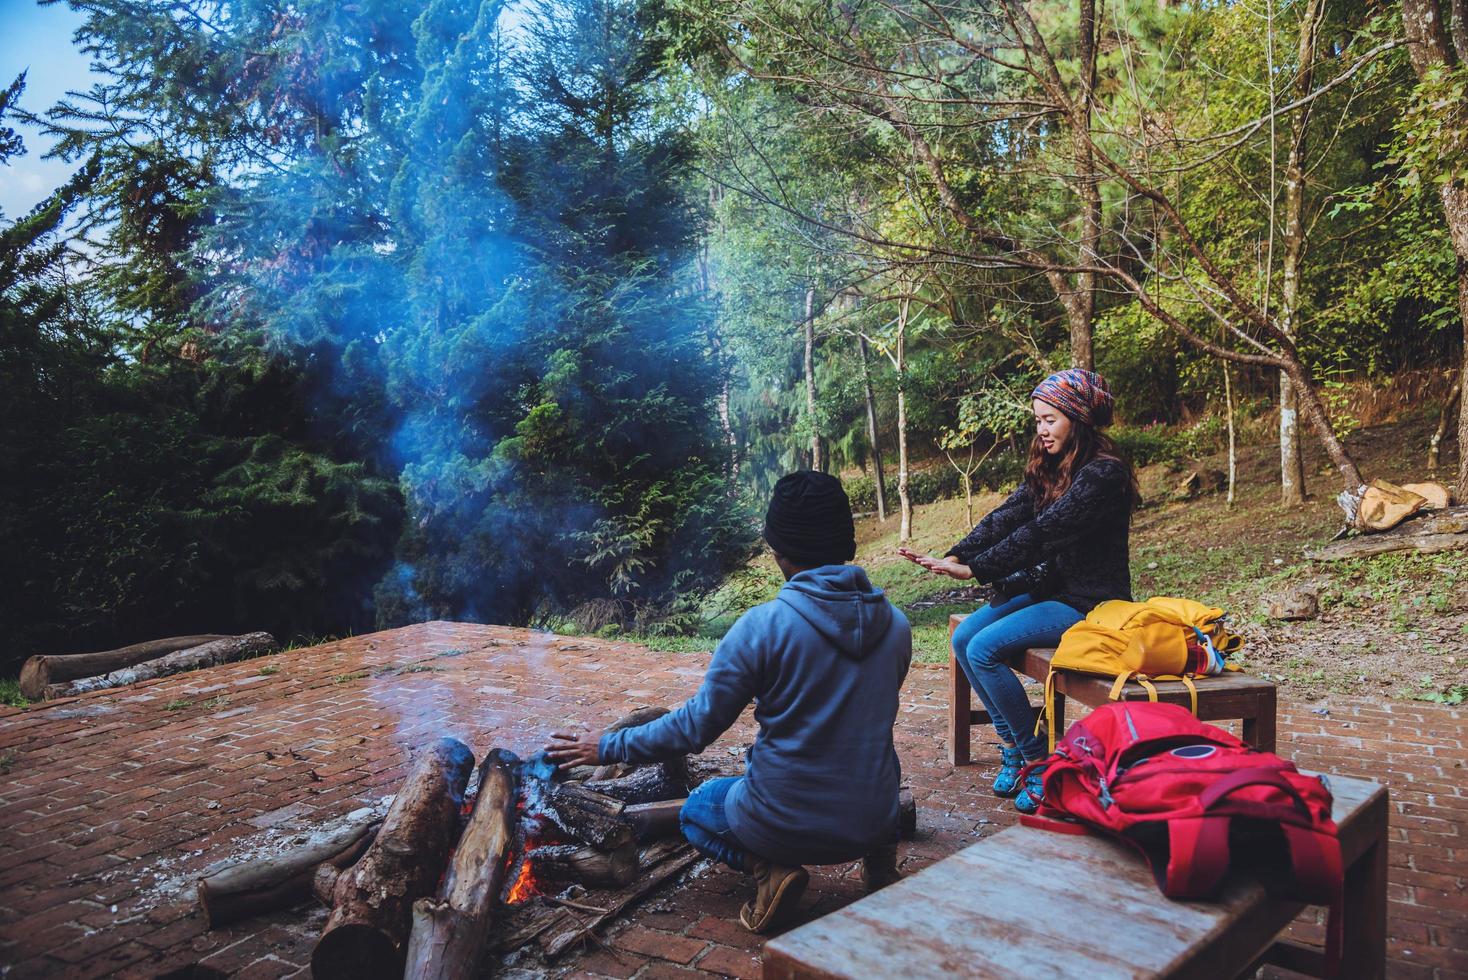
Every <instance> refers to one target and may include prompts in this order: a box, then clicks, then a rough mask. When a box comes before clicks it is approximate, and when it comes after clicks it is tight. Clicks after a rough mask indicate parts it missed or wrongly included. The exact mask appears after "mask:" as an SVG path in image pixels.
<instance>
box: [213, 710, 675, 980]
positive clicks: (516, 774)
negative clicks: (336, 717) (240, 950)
mask: <svg viewBox="0 0 1468 980" xmlns="http://www.w3.org/2000/svg"><path fill="white" fill-rule="evenodd" d="M663 713H665V711H664V709H643V710H641V711H638V712H634V713H633V714H631V715H629V716H627V717H626V718H624V719H622V720H621V721H620V722H618V723H617V725H616V726H614V727H628V726H631V725H638V724H643V723H644V722H646V721H649V720H651V719H653V718H656V717H658V716H659V715H661V714H663ZM473 769H474V757H473V754H472V753H471V751H470V749H469V748H468V747H467V746H465V745H464V744H463V743H462V742H459V741H457V740H456V739H452V738H444V739H440V740H438V741H437V742H435V743H433V744H432V745H429V746H427V747H426V748H424V749H423V750H422V751H421V752H420V753H419V754H418V756H417V758H416V759H415V761H414V764H413V767H412V769H411V771H410V772H409V774H408V777H407V779H406V780H405V781H404V783H403V785H402V786H401V788H400V789H399V790H398V793H397V795H396V796H395V797H394V799H393V802H392V806H391V807H390V808H389V809H388V811H387V814H386V816H385V817H383V818H382V819H381V820H380V821H374V820H372V819H371V818H364V819H362V820H359V821H357V822H356V823H354V824H351V825H348V826H345V827H342V828H339V829H337V830H334V831H332V832H331V833H327V834H323V835H321V836H319V837H318V838H317V839H315V840H312V841H309V842H308V843H306V844H304V845H302V846H301V847H299V848H297V849H296V850H294V851H291V852H289V853H286V854H282V855H277V856H274V857H271V858H268V859H262V860H257V861H252V862H247V863H244V864H240V865H236V866H233V867H230V868H226V869H223V870H221V871H218V872H216V873H214V874H211V875H209V876H208V877H206V878H204V879H202V880H201V881H200V882H199V886H198V894H199V902H200V905H201V907H202V908H203V910H204V914H205V916H206V918H207V920H208V922H209V925H210V927H211V928H213V927H217V926H220V925H224V924H226V923H228V922H232V921H236V920H238V919H240V918H244V917H246V916H249V915H256V914H260V913H262V912H266V911H270V910H274V909H279V908H285V907H289V906H292V905H295V904H298V903H299V902H301V901H303V900H304V899H306V898H307V897H309V895H311V894H313V893H314V895H315V896H316V897H317V898H318V899H320V900H321V901H322V902H323V903H325V904H326V905H327V906H329V907H330V909H331V912H330V914H329V916H328V918H327V920H326V925H325V927H324V928H323V930H322V933H321V937H320V939H319V940H318V941H317V944H316V948H315V950H314V952H313V954H312V957H311V970H312V973H313V974H314V975H315V976H316V977H317V978H319V980H325V978H338V977H339V978H349V977H350V978H365V977H415V978H417V977H463V976H473V975H475V973H476V972H477V970H478V967H479V965H480V964H481V962H482V961H483V960H484V959H485V958H486V957H487V956H489V955H491V954H503V953H508V952H511V951H514V950H517V949H521V948H525V947H528V946H530V945H531V944H535V945H536V946H537V947H538V948H539V950H540V953H541V954H542V955H543V956H544V957H546V958H547V959H551V958H554V957H556V956H559V955H560V954H561V953H563V952H564V951H566V950H567V949H570V948H572V947H574V946H579V945H580V944H581V943H582V942H584V941H585V940H587V939H588V938H589V937H590V936H591V935H592V934H593V932H594V930H596V929H597V928H598V927H599V926H601V925H602V924H604V923H605V922H607V921H608V920H610V919H612V918H614V917H615V916H617V915H619V914H620V913H621V912H622V910H623V909H625V908H626V907H627V906H628V905H630V904H631V903H633V902H635V901H637V900H638V899H639V898H641V897H642V896H644V895H646V894H647V893H648V892H650V891H652V890H653V889H655V888H657V887H658V886H659V885H661V884H663V883H664V882H666V881H668V880H669V879H671V878H673V877H674V876H676V875H677V874H679V873H680V872H682V871H683V870H684V869H686V868H688V867H689V866H690V865H691V864H693V863H694V861H696V860H697V858H698V854H697V852H695V851H694V850H693V849H692V848H691V847H690V846H688V845H687V844H686V843H684V842H683V841H682V838H681V837H680V836H679V835H678V820H677V815H678V810H679V808H680V807H681V806H682V803H683V799H684V798H685V797H686V796H687V795H688V769H687V763H686V761H685V760H678V761H676V762H671V763H658V764H656V765H649V766H640V767H626V766H603V767H601V768H598V769H595V770H591V769H589V768H587V769H583V770H580V771H574V772H572V773H571V774H570V775H569V778H563V776H562V774H560V773H558V772H557V771H556V768H555V766H554V764H552V763H551V762H550V761H549V760H547V759H546V758H545V757H544V756H541V755H537V756H535V757H532V758H530V759H524V760H522V759H520V758H518V757H516V756H515V755H514V754H513V753H511V752H508V751H505V750H503V749H493V750H491V751H489V752H488V753H487V754H486V755H485V757H484V759H483V760H482V761H481V762H480V764H479V767H478V778H477V780H476V781H474V782H476V783H477V788H476V789H475V790H474V791H473V792H470V791H469V787H470V784H471V770H473Z"/></svg>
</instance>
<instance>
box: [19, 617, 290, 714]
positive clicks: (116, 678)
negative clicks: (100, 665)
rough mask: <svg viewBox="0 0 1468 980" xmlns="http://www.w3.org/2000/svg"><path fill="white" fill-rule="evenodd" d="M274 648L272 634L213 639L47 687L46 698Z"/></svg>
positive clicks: (213, 664) (132, 681) (244, 657)
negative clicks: (108, 671) (104, 672)
mask: <svg viewBox="0 0 1468 980" xmlns="http://www.w3.org/2000/svg"><path fill="white" fill-rule="evenodd" d="M274 649H275V637H273V636H271V635H270V634H269V633H246V634H245V635H244V636H229V637H225V638H224V639H222V640H212V641H210V642H208V643H204V644H201V645H200V646H196V647H189V648H188V649H187V650H179V651H177V652H175V653H170V654H168V655H167V656H165V657H158V658H157V659H154V660H146V661H144V662H143V663H140V664H137V665H136V666H133V667H123V668H122V669H120V670H114V671H112V672H111V673H109V674H103V675H101V676H100V677H84V678H82V679H81V680H76V681H72V682H71V683H69V684H52V685H50V686H48V687H47V688H46V697H47V698H48V699H49V698H67V697H71V696H72V695H74V694H86V693H87V692H88V691H103V690H106V689H108V688H112V687H123V686H124V685H127V684H136V683H138V682H139V681H151V680H153V679H155V678H158V677H168V676H169V675H171V674H181V673H183V672H184V671H186V670H198V669H200V668H202V667H217V666H219V665H220V664H227V663H233V662H234V661H236V660H247V659H249V658H250V657H258V656H260V655H261V654H265V653H269V652H271V651H272V650H274Z"/></svg>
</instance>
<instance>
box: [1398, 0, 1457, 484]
mask: <svg viewBox="0 0 1468 980" xmlns="http://www.w3.org/2000/svg"><path fill="white" fill-rule="evenodd" d="M1445 6H1446V5H1445V4H1443V3H1442V2H1441V0H1402V26H1403V27H1404V28H1405V30H1406V34H1407V53H1408V54H1409V55H1410V56H1411V59H1412V68H1413V70H1414V71H1416V73H1417V77H1418V78H1419V79H1422V78H1424V77H1426V75H1427V74H1428V73H1429V72H1430V71H1432V70H1433V69H1434V68H1437V67H1439V66H1442V67H1445V68H1452V67H1454V66H1456V65H1457V64H1458V61H1459V54H1458V52H1460V51H1468V17H1464V16H1457V17H1454V18H1453V23H1452V30H1453V37H1452V43H1451V44H1449V41H1448V35H1447V33H1446V29H1445V22H1444V20H1443V15H1444V14H1445V13H1446V12H1447V11H1446V10H1445V9H1444V8H1445ZM1453 12H1454V13H1459V12H1460V11H1459V10H1454V11H1453ZM1463 125H1464V118H1463V111H1462V109H1461V107H1455V108H1453V109H1451V110H1450V111H1449V114H1448V117H1447V118H1446V119H1444V120H1443V131H1444V132H1446V133H1456V132H1457V131H1458V130H1459V129H1461V127H1462V126H1463ZM1445 138H1454V137H1451V136H1449V137H1445ZM1438 194H1439V196H1441V198H1442V202H1443V216H1444V218H1445V219H1446V220H1447V225H1448V236H1449V237H1450V238H1451V239H1452V242H1453V252H1454V253H1455V254H1456V255H1457V257H1458V317H1459V319H1460V320H1462V322H1463V363H1462V365H1461V366H1460V368H1459V370H1460V371H1461V372H1463V373H1462V374H1461V375H1460V383H1461V384H1463V385H1465V386H1468V186H1465V184H1464V182H1463V181H1462V180H1461V179H1459V178H1454V179H1452V180H1448V181H1445V182H1443V183H1441V184H1439V185H1438ZM1455 496H1456V497H1457V498H1458V500H1460V501H1462V500H1468V391H1465V392H1464V394H1463V395H1462V396H1460V398H1459V400H1458V480H1457V486H1456V488H1455Z"/></svg>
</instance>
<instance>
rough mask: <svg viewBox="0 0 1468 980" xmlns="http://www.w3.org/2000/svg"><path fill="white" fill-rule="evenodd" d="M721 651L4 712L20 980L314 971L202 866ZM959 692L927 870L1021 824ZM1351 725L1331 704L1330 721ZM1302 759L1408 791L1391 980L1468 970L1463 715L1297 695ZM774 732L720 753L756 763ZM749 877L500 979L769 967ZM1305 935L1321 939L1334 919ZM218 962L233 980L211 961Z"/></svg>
mask: <svg viewBox="0 0 1468 980" xmlns="http://www.w3.org/2000/svg"><path fill="white" fill-rule="evenodd" d="M705 659H706V658H705V657H703V656H700V655H678V654H669V653H657V652H652V651H648V650H645V649H643V648H641V647H635V646H631V645H628V644H617V643H607V642H601V641H593V640H586V639H580V638H575V639H573V638H563V637H555V636H551V635H548V634H540V633H533V632H530V631H526V630H515V629H507V628H502V627H492V626H470V625H458V624H452V623H427V624H424V625H421V626H414V627H409V628H406V629H401V630H395V631H392V632H387V633H377V634H371V635H367V636H361V637H355V638H352V639H348V640H342V641H339V642H335V643H328V644H325V645H322V646H319V647H313V648H310V649H303V650H293V651H290V652H288V653H281V654H276V655H274V656H271V657H268V658H262V659H258V660H252V661H247V662H244V663H238V664H232V665H229V666H225V667H219V668H214V669H211V670H208V671H203V672H199V673H194V674H186V675H180V676H175V677H171V678H166V679H164V680H160V681H152V682H148V683H144V684H139V685H136V686H133V687H130V688H125V689H121V690H118V691H112V692H98V693H95V694H92V695H88V696H85V697H81V698H75V699H69V700H65V701H57V702H52V703H50V704H46V705H41V706H35V707H32V708H28V709H24V710H3V711H0V845H3V848H4V850H3V854H4V860H3V861H0V977H4V978H5V980H18V978H22V977H39V976H56V977H68V978H70V977H77V978H86V977H98V976H124V977H153V976H160V975H168V974H172V975H173V976H175V977H179V978H183V977H209V976H219V975H222V974H236V975H240V976H248V977H277V976H290V975H292V974H297V973H302V972H303V971H306V970H307V963H308V962H309V958H310V951H311V946H312V943H313V942H314V939H315V935H316V933H317V931H318V930H319V928H320V924H321V921H322V917H323V914H324V913H323V912H321V911H320V910H312V909H300V910H295V911H293V912H289V913H279V914H276V915H273V916H268V917H262V918H259V919H254V920H250V921H247V922H244V923H240V924H238V925H236V926H233V927H231V928H227V929H222V930H218V931H215V932H208V931H206V930H205V928H204V924H203V921H202V919H201V917H200V915H199V914H198V912H197V909H196V906H195V903H194V895H193V887H192V882H193V878H194V876H195V875H196V874H197V872H198V871H199V869H201V868H203V867H205V866H207V865H209V864H211V863H213V862H215V861H218V860H220V859H222V858H227V857H230V856H232V855H234V854H238V853H240V852H241V850H242V849H244V848H246V847H247V846H250V845H252V842H257V841H260V840H262V839H265V838H272V837H273V838H276V839H279V838H281V837H285V836H289V835H291V834H295V833H299V832H301V831H304V830H307V829H309V828H310V827H312V826H314V825H316V824H318V823H320V822H321V821H323V820H326V819H328V818H331V817H335V816H338V815H341V814H344V813H346V812H349V811H351V810H353V809H356V808H359V807H361V806H362V805H364V803H371V802H375V801H378V800H380V799H381V797H383V796H384V795H386V794H389V793H391V792H392V791H393V789H394V788H395V786H396V783H397V781H398V780H399V778H400V777H401V776H402V774H403V771H404V767H405V764H406V762H407V760H408V757H409V751H410V750H411V749H413V748H415V747H417V746H419V745H421V744H423V743H425V742H426V741H428V740H429V739H430V738H432V737H434V736H438V735H443V734H448V735H454V736H456V737H458V738H460V739H463V740H464V741H466V742H467V743H468V744H469V745H471V746H472V747H473V748H474V750H475V752H476V754H482V753H483V752H484V751H485V750H486V749H488V748H490V747H491V746H495V745H500V746H504V747H506V748H509V749H512V750H515V751H517V752H521V753H529V752H531V751H533V750H534V749H535V748H537V747H538V746H539V745H540V744H541V743H542V742H543V740H544V737H545V735H546V734H547V733H549V732H550V731H551V730H553V729H555V728H557V727H560V726H563V725H566V724H568V723H575V722H585V723H590V724H598V723H606V722H608V721H610V720H612V719H614V718H615V717H617V716H619V715H621V714H623V713H625V712H626V711H627V710H629V709H630V708H632V707H634V706H637V705H642V704H660V703H662V704H676V703H678V702H680V701H681V700H682V699H684V698H686V697H687V696H688V695H689V694H690V693H692V691H693V690H694V689H695V688H696V687H697V685H698V681H699V678H700V677H701V676H702V671H703V665H704V663H705ZM944 683H945V678H944V675H943V672H942V671H941V670H935V669H915V670H914V671H913V672H912V674H911V677H910V679H909V681H908V684H907V687H906V689H905V691H904V698H903V708H902V714H901V717H900V720H899V722H898V732H897V744H898V750H899V752H900V753H901V755H902V762H903V768H904V774H905V777H906V781H907V782H908V784H909V785H910V786H911V787H912V789H913V791H914V794H915V795H916V797H917V799H918V805H919V808H920V810H919V824H920V828H921V829H920V834H919V839H918V840H917V841H915V842H913V843H912V844H910V845H908V847H907V850H906V858H905V865H904V867H905V869H907V870H912V869H915V868H919V867H922V866H923V865H924V864H926V863H928V862H930V861H933V860H935V859H937V858H940V857H942V856H944V855H946V854H949V853H951V852H952V851H954V850H955V849H957V848H960V847H963V846H965V845H967V844H970V843H973V842H974V841H975V840H977V839H979V838H982V837H986V836H988V835H990V834H992V833H995V832H996V831H998V830H999V829H1001V828H1002V827H1004V826H1006V825H1008V824H1009V823H1010V822H1012V819H1013V817H1012V813H1013V811H1011V810H1007V809H1005V808H1004V807H1003V806H1001V805H1000V804H1001V801H998V800H996V799H994V798H993V797H992V796H990V795H989V794H988V792H987V791H986V788H985V787H986V786H987V781H988V778H989V777H991V776H992V774H993V770H994V766H995V765H996V763H997V753H996V752H995V751H994V749H993V747H992V746H985V745H979V746H977V747H976V759H977V760H978V764H977V765H975V766H972V767H967V768H964V769H962V770H958V771H955V770H953V769H952V768H950V767H949V766H948V764H947V763H946V762H945V761H944V745H943V735H942V731H943V720H944V707H945V703H944V693H943V686H944ZM1327 712H1328V713H1327ZM1279 729H1280V751H1281V753H1282V754H1285V755H1287V756H1291V757H1293V758H1294V759H1295V761H1296V762H1298V763H1300V764H1301V765H1302V766H1305V767H1309V768H1313V769H1318V770H1322V771H1325V772H1338V773H1343V774H1347V775H1353V776H1364V777H1368V778H1374V779H1378V780H1383V781H1385V782H1386V783H1387V784H1388V786H1390V788H1391V795H1392V822H1391V848H1392V850H1391V879H1390V885H1389V889H1390V895H1389V898H1390V902H1391V904H1390V922H1389V930H1388V931H1389V935H1390V948H1389V953H1388V955H1389V958H1390V959H1389V969H1388V972H1389V974H1390V975H1392V976H1398V977H1424V978H1426V977H1437V978H1443V980H1446V978H1449V977H1464V978H1468V892H1465V883H1468V838H1465V826H1468V773H1465V771H1464V766H1465V762H1468V753H1465V750H1464V730H1465V724H1464V720H1463V716H1462V713H1461V712H1460V711H1459V710H1457V709H1454V708H1444V707H1438V706H1434V705H1424V704H1416V703H1403V702H1386V701H1381V700H1379V699H1375V698H1371V697H1359V698H1344V697H1332V698H1330V699H1329V700H1328V701H1327V702H1323V703H1321V704H1317V705H1301V704H1290V703H1285V704H1283V705H1282V706H1281V716H1280V718H1279ZM751 736H752V725H751V722H750V716H749V715H748V714H746V715H745V716H744V718H743V719H742V720H741V723H740V724H739V725H738V726H736V727H735V729H734V730H732V731H731V732H729V733H728V734H727V735H726V736H725V737H724V738H723V739H721V740H720V742H719V743H717V744H716V745H714V746H713V747H711V748H710V749H709V750H708V751H709V752H710V753H713V754H714V755H715V757H717V758H720V759H725V758H729V759H732V758H734V757H736V756H737V755H738V754H739V752H740V751H741V749H742V747H743V746H744V745H746V744H747V743H748V741H749V739H750V738H751ZM855 873H856V869H855V867H854V866H853V867H836V868H823V869H818V871H817V872H816V873H815V874H814V876H813V880H812V884H811V888H810V891H809V892H808V893H807V897H806V898H805V900H804V905H803V910H804V915H805V918H807V919H809V918H812V917H814V916H817V915H820V914H824V913H826V912H829V911H831V910H833V909H836V908H839V907H840V906H842V905H844V904H846V903H847V902H850V901H852V900H853V899H855V898H856V897H857V896H858V894H859V888H858V883H857V881H856V877H855ZM748 891H749V885H748V884H747V882H746V881H745V880H744V879H743V878H742V876H739V875H735V874H734V873H732V872H729V871H727V870H724V869H720V868H708V867H703V868H700V869H698V870H696V871H695V872H694V873H692V874H690V875H689V876H688V877H687V879H686V880H684V881H683V882H681V883H679V884H677V885H676V886H673V887H671V888H668V889H665V890H663V891H662V892H658V893H655V894H654V895H653V896H651V897H650V898H649V899H648V900H647V901H645V902H644V903H643V904H642V906H641V907H640V908H638V909H637V910H635V911H634V912H632V913H631V914H630V915H629V916H628V917H627V919H626V920H624V921H623V922H620V923H618V924H617V925H616V926H615V927H614V928H613V929H612V930H611V931H610V932H609V934H608V936H607V940H606V944H605V945H604V946H602V947H600V948H594V949H593V950H591V951H588V952H584V953H581V954H579V955H576V956H568V957H566V958H564V959H563V961H562V962H558V963H557V964H555V966H554V967H553V968H546V967H543V966H541V965H539V964H535V963H528V962H527V963H518V964H517V963H514V962H511V963H508V964H504V965H502V967H501V968H500V970H499V971H498V972H497V975H499V976H505V975H510V976H531V975H534V976H541V975H547V974H549V975H556V976H559V975H562V974H574V975H597V976H611V977H632V976H637V977H661V976H670V975H680V976H699V975H701V976H705V977H707V976H709V975H711V974H724V975H733V976H755V975H757V973H758V952H759V940H757V939H756V938H755V937H752V936H750V935H748V934H747V933H745V932H744V931H743V930H742V929H741V928H740V927H739V926H738V925H737V923H735V922H733V921H732V918H731V917H732V916H734V915H735V914H736V912H737V910H738V907H739V905H740V904H741V903H742V902H743V901H744V900H745V899H746V898H747V897H748ZM1295 932H1296V933H1297V934H1298V935H1301V936H1304V937H1306V938H1318V937H1319V934H1320V929H1319V927H1318V925H1316V924H1315V923H1314V922H1313V921H1302V922H1301V923H1297V925H1296V927H1295ZM206 968H208V969H206Z"/></svg>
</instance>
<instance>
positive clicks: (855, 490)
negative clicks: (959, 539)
mask: <svg viewBox="0 0 1468 980" xmlns="http://www.w3.org/2000/svg"><path fill="white" fill-rule="evenodd" d="M842 485H843V486H844V487H846V496H847V497H848V498H850V500H851V509H852V510H854V511H856V512H857V513H862V512H863V511H873V510H876V509H877V481H876V480H873V479H872V478H871V477H869V476H858V477H855V478H853V479H849V480H843V481H842ZM884 485H885V486H886V488H887V506H888V507H889V508H896V507H897V478H896V477H895V476H888V477H887V479H886V480H885V481H884ZM982 485H983V484H982V483H981V482H980V481H979V479H978V478H977V477H975V479H974V488H975V489H978V488H979V487H980V486H982ZM907 492H908V495H909V496H910V497H911V498H912V502H913V503H914V504H931V503H934V502H936V501H939V500H946V499H948V498H949V497H956V496H957V495H959V494H960V493H962V492H963V481H962V480H961V479H959V476H958V471H957V470H955V469H953V467H951V466H947V467H944V468H943V469H938V468H937V467H934V468H933V469H929V470H920V471H918V472H916V473H910V474H908V477H907Z"/></svg>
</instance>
